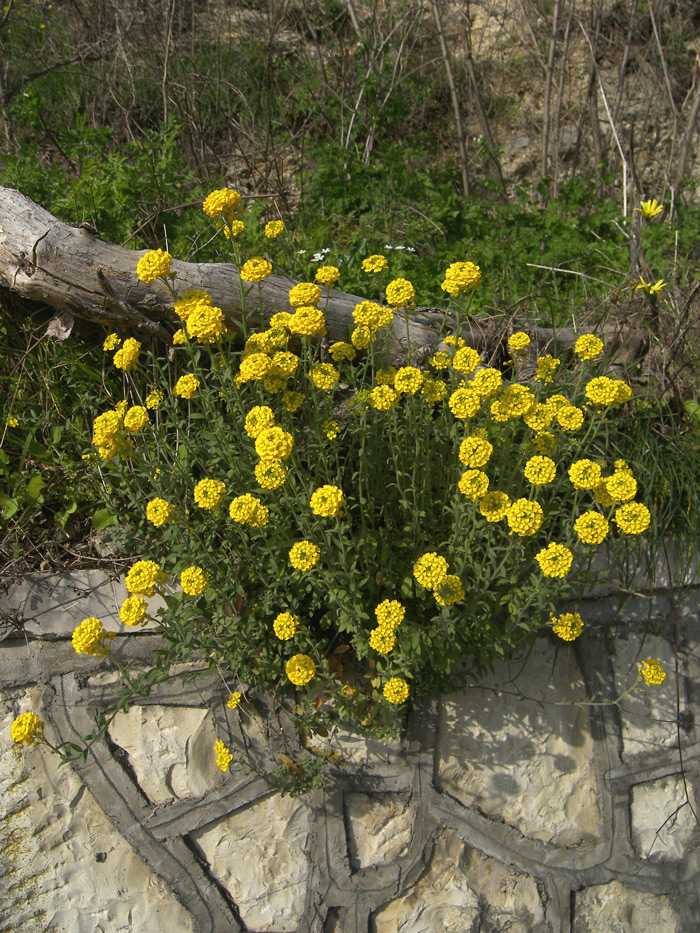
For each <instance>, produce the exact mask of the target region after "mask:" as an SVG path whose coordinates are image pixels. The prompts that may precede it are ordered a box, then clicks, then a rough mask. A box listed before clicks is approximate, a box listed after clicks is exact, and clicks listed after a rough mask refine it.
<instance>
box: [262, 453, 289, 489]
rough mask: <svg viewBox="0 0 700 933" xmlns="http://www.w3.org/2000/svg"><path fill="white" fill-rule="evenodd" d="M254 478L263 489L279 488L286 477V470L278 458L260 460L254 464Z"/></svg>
mask: <svg viewBox="0 0 700 933" xmlns="http://www.w3.org/2000/svg"><path fill="white" fill-rule="evenodd" d="M255 478H256V479H257V481H258V483H259V484H260V486H261V487H262V488H263V489H279V488H280V486H284V483H285V480H286V479H287V470H286V467H284V466H282V464H281V463H280V462H279V460H260V461H258V463H256V464H255Z"/></svg>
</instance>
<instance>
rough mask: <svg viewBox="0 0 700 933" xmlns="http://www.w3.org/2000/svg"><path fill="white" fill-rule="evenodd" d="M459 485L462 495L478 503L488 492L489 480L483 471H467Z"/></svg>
mask: <svg viewBox="0 0 700 933" xmlns="http://www.w3.org/2000/svg"><path fill="white" fill-rule="evenodd" d="M457 485H458V487H459V491H460V492H461V493H462V495H464V496H466V497H467V499H471V501H472V502H476V500H477V499H481V498H482V496H485V495H486V493H487V492H488V488H489V478H488V476H487V475H486V474H485V473H484V472H483V470H465V472H464V473H462V476H461V478H460V480H459V483H458V484H457Z"/></svg>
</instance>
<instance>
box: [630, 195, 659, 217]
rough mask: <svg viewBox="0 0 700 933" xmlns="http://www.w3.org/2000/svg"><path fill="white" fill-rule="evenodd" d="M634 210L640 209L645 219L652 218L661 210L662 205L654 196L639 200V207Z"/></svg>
mask: <svg viewBox="0 0 700 933" xmlns="http://www.w3.org/2000/svg"><path fill="white" fill-rule="evenodd" d="M635 210H637V211H641V214H642V217H643V218H644V219H645V220H653V219H654V217H656V216H657V214H660V213H661V212H662V211H663V205H662V204H659V202H658V201H657V200H656V198H653V199H652V200H650V201H640V203H639V207H636V208H635Z"/></svg>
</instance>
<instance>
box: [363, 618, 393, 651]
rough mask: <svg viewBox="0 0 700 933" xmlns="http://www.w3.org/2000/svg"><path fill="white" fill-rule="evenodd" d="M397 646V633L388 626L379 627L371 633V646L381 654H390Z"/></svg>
mask: <svg viewBox="0 0 700 933" xmlns="http://www.w3.org/2000/svg"><path fill="white" fill-rule="evenodd" d="M395 645H396V632H395V631H394V629H393V628H391V627H390V626H388V625H378V626H377V627H376V628H373V629H372V631H371V632H370V633H369V646H370V648H372V649H373V650H374V651H376V652H378V653H379V654H389V652H390V651H393V649H394V646H395Z"/></svg>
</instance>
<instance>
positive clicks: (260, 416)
mask: <svg viewBox="0 0 700 933" xmlns="http://www.w3.org/2000/svg"><path fill="white" fill-rule="evenodd" d="M274 424H275V415H274V412H273V411H272V409H271V408H268V407H267V405H256V406H255V407H254V408H251V409H250V411H249V412H248V414H247V415H246V418H245V431H246V434H247V435H248V437H251V438H252V439H253V440H255V438H256V437H257V436H258V435H259V434H260V432H261V431H265V430H266V429H267V428H272V427H274Z"/></svg>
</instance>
